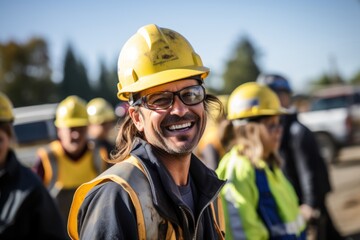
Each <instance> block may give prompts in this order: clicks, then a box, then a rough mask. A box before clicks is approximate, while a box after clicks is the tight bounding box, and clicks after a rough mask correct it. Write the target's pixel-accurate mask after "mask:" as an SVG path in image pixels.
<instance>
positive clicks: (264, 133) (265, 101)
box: [216, 82, 306, 240]
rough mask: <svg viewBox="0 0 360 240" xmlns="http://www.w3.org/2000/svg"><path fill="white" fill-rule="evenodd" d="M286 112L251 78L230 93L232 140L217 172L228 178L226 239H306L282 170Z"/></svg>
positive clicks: (293, 194)
mask: <svg viewBox="0 0 360 240" xmlns="http://www.w3.org/2000/svg"><path fill="white" fill-rule="evenodd" d="M284 113H286V111H285V110H284V109H283V108H282V107H281V106H280V102H279V99H278V97H277V96H276V94H275V93H274V92H273V91H272V90H270V89H269V88H268V87H266V86H261V85H259V84H257V83H255V82H250V83H245V84H242V85H240V86H239V87H237V88H236V89H235V90H234V91H233V92H232V93H231V95H230V97H229V101H228V114H227V118H228V119H229V120H230V121H231V126H232V127H233V131H234V136H235V140H234V145H233V147H232V148H231V150H230V151H229V152H228V153H226V154H225V156H224V157H223V158H222V159H221V161H220V163H219V167H218V168H217V170H216V173H217V174H218V176H219V178H220V179H227V180H228V182H227V183H226V184H225V186H224V188H223V189H222V190H221V197H222V201H223V207H224V214H225V222H226V239H237V240H238V239H249V240H257V239H279V240H280V239H306V232H305V229H306V224H305V220H304V218H303V216H302V215H301V213H300V208H299V204H298V199H297V196H296V193H295V190H294V189H293V187H292V185H291V184H290V182H289V181H288V180H287V179H286V177H285V176H284V174H283V173H282V171H281V169H280V162H281V159H280V157H279V155H278V148H279V146H280V140H281V133H282V127H281V124H280V115H282V114H284Z"/></svg>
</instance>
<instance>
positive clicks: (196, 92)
mask: <svg viewBox="0 0 360 240" xmlns="http://www.w3.org/2000/svg"><path fill="white" fill-rule="evenodd" d="M174 95H177V96H179V98H180V100H181V101H182V102H183V103H184V104H185V105H188V106H191V105H196V104H199V103H200V102H202V101H203V100H204V98H205V90H204V88H203V87H202V86H201V85H195V86H190V87H186V88H183V89H181V90H180V91H177V92H157V93H152V94H149V95H146V96H144V98H143V100H144V103H145V106H146V107H147V108H149V109H166V108H169V107H170V106H171V105H172V104H173V102H174V97H175V96H174Z"/></svg>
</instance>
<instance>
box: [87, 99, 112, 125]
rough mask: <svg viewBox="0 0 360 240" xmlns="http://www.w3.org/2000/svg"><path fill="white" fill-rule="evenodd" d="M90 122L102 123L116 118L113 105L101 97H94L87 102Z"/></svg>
mask: <svg viewBox="0 0 360 240" xmlns="http://www.w3.org/2000/svg"><path fill="white" fill-rule="evenodd" d="M87 113H88V115H89V122H90V123H91V124H102V123H104V122H111V121H114V120H115V119H116V116H115V112H114V109H113V107H112V106H111V105H110V103H109V102H107V101H106V100H105V99H103V98H94V99H92V100H91V101H90V102H89V103H88V104H87Z"/></svg>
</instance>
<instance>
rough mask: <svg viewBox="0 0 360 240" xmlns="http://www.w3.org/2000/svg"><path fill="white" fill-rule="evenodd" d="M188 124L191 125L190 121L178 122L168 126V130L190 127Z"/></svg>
mask: <svg viewBox="0 0 360 240" xmlns="http://www.w3.org/2000/svg"><path fill="white" fill-rule="evenodd" d="M190 125H191V123H184V124H180V125H171V126H170V127H169V129H170V130H178V129H182V128H187V127H190Z"/></svg>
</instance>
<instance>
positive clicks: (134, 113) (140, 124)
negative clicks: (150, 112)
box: [128, 107, 144, 132]
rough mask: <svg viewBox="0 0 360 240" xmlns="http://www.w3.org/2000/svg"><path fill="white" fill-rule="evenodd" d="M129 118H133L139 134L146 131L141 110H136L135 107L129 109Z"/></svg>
mask: <svg viewBox="0 0 360 240" xmlns="http://www.w3.org/2000/svg"><path fill="white" fill-rule="evenodd" d="M128 113H129V116H130V117H131V119H132V121H133V123H134V124H135V127H136V128H137V130H138V131H139V132H143V131H144V119H143V117H142V116H141V114H140V110H139V109H135V107H129V110H128Z"/></svg>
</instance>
